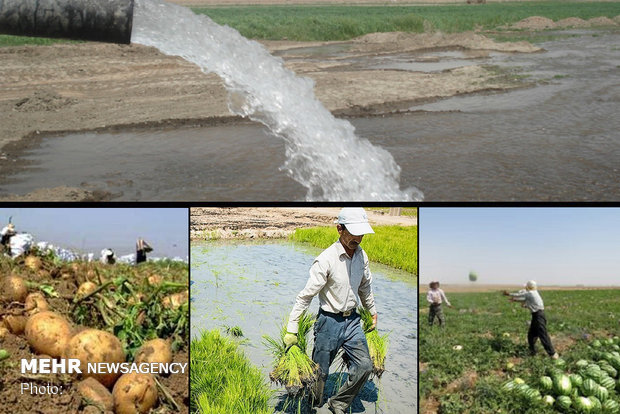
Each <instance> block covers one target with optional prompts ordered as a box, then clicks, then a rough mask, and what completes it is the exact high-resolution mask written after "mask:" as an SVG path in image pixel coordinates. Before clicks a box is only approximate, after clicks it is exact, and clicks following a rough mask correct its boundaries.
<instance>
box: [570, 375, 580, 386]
mask: <svg viewBox="0 0 620 414" xmlns="http://www.w3.org/2000/svg"><path fill="white" fill-rule="evenodd" d="M568 377H569V378H570V382H571V384H573V388H579V387H581V384H583V378H582V377H581V375H579V374H570V375H569V376H568Z"/></svg>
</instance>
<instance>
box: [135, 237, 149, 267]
mask: <svg viewBox="0 0 620 414" xmlns="http://www.w3.org/2000/svg"><path fill="white" fill-rule="evenodd" d="M152 251H153V248H152V247H151V246H150V245H149V244H148V243H147V242H146V241H145V240H144V239H143V238H142V237H140V238H139V239H138V241H137V242H136V264H138V263H142V262H146V254H147V253H149V252H152Z"/></svg>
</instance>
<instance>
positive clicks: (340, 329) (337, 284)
mask: <svg viewBox="0 0 620 414" xmlns="http://www.w3.org/2000/svg"><path fill="white" fill-rule="evenodd" d="M336 223H337V226H336V228H337V230H338V234H339V235H340V238H339V240H338V241H337V242H335V243H334V244H332V245H331V246H330V247H328V248H327V249H325V250H324V251H323V253H321V254H320V255H319V256H318V257H317V258H316V259H315V260H314V263H312V266H311V267H310V278H309V279H308V282H307V283H306V287H305V288H304V289H303V290H302V291H301V292H299V295H297V298H296V300H295V305H294V306H293V310H292V311H291V314H290V316H289V322H288V326H287V331H288V332H287V334H286V336H285V337H284V342H285V343H286V345H287V346H290V345H292V344H295V343H297V330H298V325H299V318H300V316H301V314H302V312H303V311H304V310H306V309H308V306H310V302H312V298H314V296H316V295H317V294H318V295H319V305H320V309H319V314H318V317H317V320H316V322H315V323H314V349H313V351H312V360H313V361H314V362H316V363H317V364H318V365H319V367H320V377H319V380H318V381H317V383H316V384H315V385H314V389H313V391H312V394H313V404H312V405H313V406H315V407H321V408H319V410H318V411H317V412H318V413H328V412H332V413H335V414H344V413H345V412H347V410H348V408H349V406H350V405H351V403H352V402H353V399H354V398H355V397H356V396H357V394H358V393H359V392H360V391H361V389H362V388H363V387H364V384H365V383H366V380H367V379H368V377H369V376H370V374H371V372H372V361H371V359H370V354H369V352H368V344H367V343H366V336H365V334H364V331H363V330H362V325H361V323H360V316H359V315H358V314H357V312H356V311H355V309H356V308H357V306H358V305H360V304H363V306H364V307H365V308H366V309H368V310H369V311H370V314H371V315H373V324H372V329H374V328H375V327H376V326H377V311H376V310H375V300H374V296H373V294H372V288H371V283H372V277H371V275H370V270H369V268H368V256H367V255H366V252H364V250H362V248H361V247H360V243H361V242H362V238H363V237H364V235H365V234H369V233H374V231H373V230H372V228H371V227H370V224H368V217H367V215H366V212H365V211H364V209H362V208H343V209H342V210H341V211H340V214H339V215H338V220H336ZM340 348H342V349H343V350H344V352H345V353H346V354H347V356H348V357H349V358H348V359H349V360H350V365H349V377H348V379H347V382H346V383H344V384H343V385H342V387H340V390H338V393H337V394H336V395H334V396H333V397H332V398H330V399H329V401H328V402H327V404H325V405H323V392H324V388H325V382H326V380H327V376H328V374H329V366H330V365H331V363H332V361H333V360H334V358H335V356H336V353H337V352H338V350H339V349H340Z"/></svg>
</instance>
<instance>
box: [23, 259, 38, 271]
mask: <svg viewBox="0 0 620 414" xmlns="http://www.w3.org/2000/svg"><path fill="white" fill-rule="evenodd" d="M24 264H25V265H26V267H27V268H28V269H30V270H33V271H35V272H36V271H38V270H39V269H41V267H42V266H43V262H42V261H41V258H40V257H38V256H28V257H26V260H24Z"/></svg>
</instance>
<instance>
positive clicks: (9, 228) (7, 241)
mask: <svg viewBox="0 0 620 414" xmlns="http://www.w3.org/2000/svg"><path fill="white" fill-rule="evenodd" d="M16 234H17V232H16V231H15V226H14V225H13V223H9V224H7V225H6V226H4V228H3V229H2V230H1V231H0V236H1V240H0V244H2V248H3V250H4V251H5V252H6V253H7V254H9V255H10V254H11V237H13V236H15V235H16Z"/></svg>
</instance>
